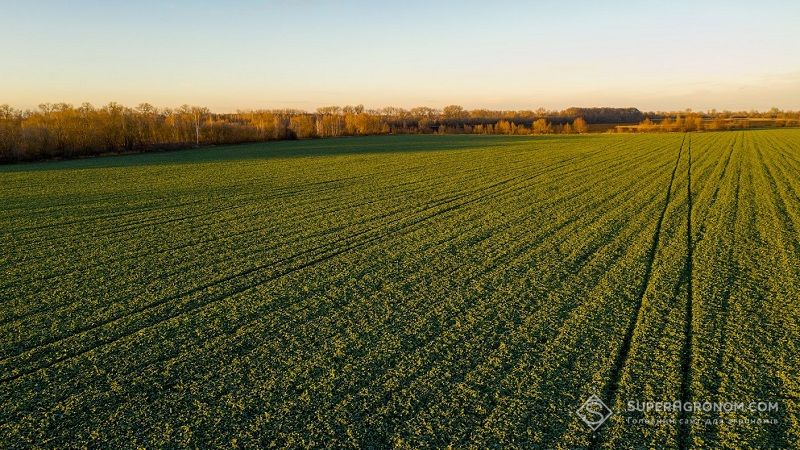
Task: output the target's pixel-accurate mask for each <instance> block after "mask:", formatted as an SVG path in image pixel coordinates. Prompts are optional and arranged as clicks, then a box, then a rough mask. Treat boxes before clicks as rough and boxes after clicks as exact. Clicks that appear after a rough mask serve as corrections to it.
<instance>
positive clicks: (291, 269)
mask: <svg viewBox="0 0 800 450" xmlns="http://www.w3.org/2000/svg"><path fill="white" fill-rule="evenodd" d="M581 156H584V155H581V154H579V155H575V156H572V157H568V158H566V159H563V160H561V161H559V162H557V163H555V164H553V165H551V166H548V167H547V168H546V169H545V170H543V171H541V172H537V173H536V174H534V175H532V176H531V177H529V178H527V179H524V180H522V181H517V183H516V184H512V185H519V184H520V183H524V182H525V181H527V180H530V179H533V178H537V177H538V176H541V175H543V174H545V173H547V172H548V171H549V170H551V169H554V167H553V166H558V167H563V166H565V165H567V164H568V163H569V162H571V161H572V160H574V159H576V158H579V157H581ZM558 167H555V168H558ZM523 177H524V176H523V175H517V176H515V177H511V178H508V179H506V180H503V181H500V182H497V183H493V184H492V185H489V186H485V187H481V188H477V189H473V190H471V191H469V192H467V193H464V194H461V195H459V196H457V197H456V198H454V199H451V200H448V201H445V202H443V203H440V204H437V205H434V206H430V207H425V208H423V210H421V211H419V212H418V213H423V214H424V211H429V210H431V209H434V208H437V207H439V206H443V205H445V204H447V203H452V202H454V201H457V200H460V199H462V198H464V197H467V196H469V195H472V194H475V193H480V195H479V196H478V197H476V198H472V199H469V200H467V201H465V202H461V203H457V204H455V205H451V206H448V207H446V208H444V209H442V210H439V211H436V212H434V213H432V214H427V215H424V216H423V217H422V218H415V219H414V220H412V221H411V222H410V223H407V224H402V225H400V226H399V227H397V228H396V229H394V230H391V231H389V232H391V233H396V232H398V231H402V230H404V229H407V228H409V227H412V226H414V225H417V224H420V223H422V222H424V221H427V220H430V219H431V218H433V217H436V216H438V215H440V214H444V213H446V212H449V211H452V210H454V209H457V208H461V207H463V206H466V205H468V204H471V203H474V202H477V201H480V200H482V199H484V198H486V197H488V196H489V192H486V191H487V190H490V189H494V188H497V187H499V186H503V185H507V184H509V183H512V182H513V181H516V180H519V179H520V178H523ZM504 189H508V187H505V188H504ZM517 189H520V188H519V187H518V188H517ZM495 195H497V193H495ZM403 219H407V217H400V218H396V219H393V220H392V221H390V222H389V223H387V224H385V225H387V226H388V225H392V224H394V223H397V222H400V221H402V220H403ZM371 231H373V232H374V231H375V230H371V229H367V230H363V231H361V232H359V233H356V234H354V235H352V236H349V237H348V239H350V240H353V238H356V237H358V236H360V235H363V234H366V233H369V232H371ZM384 237H385V234H384V233H377V235H376V236H373V237H370V238H367V239H366V240H363V241H360V242H356V243H350V244H348V245H347V246H345V247H344V248H342V249H337V250H334V251H333V252H327V253H326V252H325V250H323V252H321V253H322V255H321V256H320V255H313V257H312V259H311V261H306V262H303V263H300V264H297V265H293V266H292V267H289V268H284V269H282V270H278V271H277V273H275V274H272V275H270V276H268V277H267V278H266V279H264V280H258V281H256V282H255V283H245V285H244V286H243V287H237V288H235V289H234V290H233V291H232V292H228V291H225V292H224V293H223V294H222V295H221V296H220V295H215V296H212V297H213V298H212V299H211V300H209V301H192V302H190V303H192V304H193V306H191V307H189V308H188V309H186V310H184V311H181V312H180V313H178V314H175V315H170V314H167V317H159V318H158V320H156V321H155V322H152V321H147V322H148V323H147V324H146V325H144V326H143V327H138V328H137V327H133V328H134V329H133V330H132V331H130V330H128V331H126V332H125V333H123V334H122V335H119V336H114V337H108V338H100V339H98V341H99V342H96V343H95V345H93V346H91V347H89V348H84V349H82V350H79V351H78V352H72V353H70V354H67V355H62V356H58V357H57V358H55V359H54V360H52V361H49V362H48V363H46V364H44V365H39V366H38V367H35V368H29V369H26V370H23V371H19V372H17V373H15V374H13V375H10V376H6V377H3V378H2V379H0V382H2V383H4V382H8V381H13V380H15V379H18V378H20V377H22V376H24V375H27V374H29V373H32V372H35V371H37V370H41V369H45V368H48V367H51V366H53V365H55V364H57V363H59V362H63V361H65V360H68V359H72V358H74V357H77V356H80V355H83V354H85V353H88V352H90V351H92V350H93V349H95V348H97V347H100V346H105V345H108V344H111V343H113V342H116V341H117V340H119V339H122V338H124V337H126V336H129V335H131V334H134V333H137V332H140V331H142V330H143V329H147V328H152V327H154V326H156V325H158V323H160V322H163V321H165V320H170V319H172V318H174V317H177V316H178V315H183V314H187V313H191V312H192V311H194V310H197V309H198V308H201V307H205V306H207V305H209V304H211V303H214V302H217V301H219V300H221V299H224V298H227V297H229V296H230V295H235V294H237V293H240V292H243V291H245V290H247V289H250V288H252V287H255V286H257V285H259V284H263V283H266V282H269V281H273V280H275V279H278V278H281V277H283V276H286V275H289V274H291V273H294V272H297V271H299V270H302V269H305V268H307V267H310V266H312V265H314V264H318V263H321V262H324V261H326V260H329V259H331V258H334V257H336V256H339V255H341V254H343V253H346V252H349V251H351V250H354V249H357V248H360V247H364V246H366V245H368V244H371V243H373V242H375V241H378V240H380V239H383V238H384ZM323 247H324V246H323ZM311 252H312V251H304V252H301V254H297V255H293V256H291V257H287V258H284V259H282V260H280V261H277V262H272V263H269V264H264V265H259V266H256V267H253V268H249V269H247V270H244V271H241V272H238V273H236V274H233V275H229V276H227V277H224V278H223V279H220V280H216V281H215V282H213V283H205V284H204V285H201V286H198V287H195V288H192V289H191V290H189V291H186V292H183V293H181V294H177V295H172V296H169V297H167V298H164V299H161V300H158V301H157V302H153V303H150V304H147V305H144V306H142V307H140V308H137V309H136V310H134V311H129V312H126V313H125V314H121V315H118V316H114V317H111V318H108V319H106V320H104V321H101V322H98V323H95V324H92V325H91V326H86V327H83V328H82V329H78V330H77V331H75V332H73V334H71V335H69V336H66V337H63V338H60V339H54V340H49V341H45V342H44V343H41V344H39V345H37V346H36V347H33V348H29V349H27V350H24V351H23V352H18V353H16V354H14V355H10V356H8V357H6V358H3V359H2V360H0V364H2V365H6V364H7V363H8V361H9V360H12V359H16V358H18V357H19V356H21V355H23V354H27V353H30V352H35V351H36V350H37V349H39V348H41V347H45V346H51V345H54V344H57V343H58V342H60V341H63V340H65V339H70V338H77V336H78V335H83V334H86V333H88V332H91V331H93V330H97V329H99V328H101V327H105V326H107V325H110V324H112V323H114V322H117V321H119V320H122V319H125V318H128V317H129V316H131V315H137V314H143V313H145V312H146V311H148V310H151V309H153V308H157V307H159V306H162V305H164V304H165V303H168V302H169V301H172V300H176V299H178V298H181V297H185V296H188V295H192V294H196V293H198V292H201V291H205V290H207V289H209V288H212V287H214V286H216V285H218V284H220V283H224V282H227V281H231V280H234V279H237V278H241V277H243V276H247V275H250V274H252V273H254V272H257V271H260V270H265V269H269V268H272V267H275V266H277V265H279V264H283V263H286V262H288V261H291V260H293V259H296V258H297V257H300V256H303V255H305V254H307V253H311ZM194 303H197V304H196V305H194ZM151 322H152V323H151Z"/></svg>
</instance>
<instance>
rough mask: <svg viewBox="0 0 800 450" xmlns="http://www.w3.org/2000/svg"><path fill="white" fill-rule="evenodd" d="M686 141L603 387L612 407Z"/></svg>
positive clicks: (595, 437) (595, 441)
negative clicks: (636, 299) (631, 309)
mask: <svg viewBox="0 0 800 450" xmlns="http://www.w3.org/2000/svg"><path fill="white" fill-rule="evenodd" d="M685 142H686V134H685V133H684V135H683V140H681V145H680V148H679V149H678V157H677V158H676V160H675V167H674V168H673V169H672V175H671V176H670V180H669V186H668V187H667V193H666V196H665V199H664V207H663V208H662V209H661V213H660V215H659V217H658V221H657V222H656V229H655V232H654V233H653V238H652V243H651V244H650V250H649V251H648V253H647V254H648V256H647V260H648V262H647V268H646V269H645V275H644V278H643V280H642V286H641V287H640V288H639V295H638V296H637V298H638V301H637V302H636V306H635V308H634V311H633V314H632V316H631V320H630V322H629V324H628V329H627V330H626V332H625V336H624V338H623V340H622V345H621V346H620V349H619V352H618V353H617V355H616V357H615V358H614V365H613V366H612V367H611V373H610V375H609V382H608V383H607V384H606V386H605V388H604V389H603V393H602V399H603V401H606V402H608V403H609V404H610V405H611V406H612V407H613V406H614V405H616V401H617V391H618V390H619V383H620V381H622V372H623V369H624V368H625V365H626V364H627V360H628V354H629V353H630V350H631V344H632V342H633V336H634V334H635V333H636V328H637V327H638V325H639V322H640V320H641V318H640V315H641V312H642V303H643V302H644V297H645V294H646V293H647V287H648V286H649V285H650V278H651V277H652V274H653V266H654V265H655V259H656V250H658V243H659V241H660V240H661V227H662V225H663V223H664V217H665V216H666V214H667V208H668V207H669V202H670V200H671V199H672V186H673V185H674V183H675V175H676V173H677V172H678V167H679V166H680V163H681V155H683V146H684V144H685ZM602 442H603V441H602V433H597V432H595V433H593V434H592V437H591V439H590V442H589V447H590V448H592V449H597V448H600V446H601V445H602Z"/></svg>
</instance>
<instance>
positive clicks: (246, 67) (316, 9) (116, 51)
mask: <svg viewBox="0 0 800 450" xmlns="http://www.w3.org/2000/svg"><path fill="white" fill-rule="evenodd" d="M0 29H2V30H3V39H1V40H0V54H2V55H3V56H2V58H1V59H0V104H2V103H8V104H12V105H15V106H17V107H22V108H32V107H35V106H36V105H37V104H39V103H42V102H59V101H66V102H70V103H75V104H79V103H81V102H83V101H89V102H92V103H95V104H103V103H107V102H109V101H118V102H121V103H124V104H127V105H136V104H138V103H141V102H150V103H153V104H155V105H157V106H177V105H180V104H183V103H189V104H200V105H206V106H209V107H211V108H212V109H213V110H216V111H234V110H236V109H247V108H277V107H292V108H301V109H309V110H311V109H314V108H316V107H317V106H324V105H329V104H356V103H362V104H364V105H365V106H367V107H379V106H388V105H394V106H402V107H413V106H419V105H428V106H434V107H441V106H444V105H447V104H452V103H456V104H461V105H463V106H465V107H468V108H474V107H488V108H498V109H522V108H525V109H528V108H530V109H535V108H537V107H539V106H542V107H546V108H559V109H560V108H564V107H568V106H573V105H575V106H600V105H608V106H637V107H639V108H641V109H643V110H658V109H684V108H693V109H695V110H705V109H709V108H718V109H751V108H756V109H768V108H770V107H772V106H777V107H780V108H784V109H800V2H797V1H764V2H753V1H752V0H750V1H746V2H737V1H726V2H723V1H685V2H684V1H670V2H657V1H647V2H644V1H636V2H591V1H580V0H572V1H570V2H552V1H548V2H486V1H483V2H477V1H469V0H463V1H457V2H455V1H453V2H450V1H440V2H424V1H420V2H417V1H404V2H391V3H390V2H378V1H374V2H365V1H364V2H362V1H344V0H342V1H313V0H306V1H301V0H298V1H289V0H280V1H263V0H262V1H228V2H220V1H213V2H211V1H209V2H206V1H164V2H151V1H137V2H131V1H113V0H112V1H81V0H72V1H35V0H31V1H24V2H23V1H16V0H15V1H10V0H0Z"/></svg>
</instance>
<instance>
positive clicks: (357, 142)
mask: <svg viewBox="0 0 800 450" xmlns="http://www.w3.org/2000/svg"><path fill="white" fill-rule="evenodd" d="M588 137H589V136H566V137H565V136H482V135H445V136H438V135H396V136H364V137H340V138H326V139H309V140H299V141H272V142H258V143H252V144H237V145H224V146H209V147H203V148H195V149H183V150H170V151H163V152H150V153H137V154H128V155H107V156H98V157H92V158H84V159H75V160H65V161H44V162H34V163H19V164H11V165H5V166H3V165H0V172H26V171H38V170H59V169H84V168H85V169H88V168H103V167H123V166H143V165H163V164H193V163H209V162H215V161H220V162H222V161H227V162H230V161H236V160H258V159H268V158H296V157H317V156H319V157H322V156H337V155H358V154H373V153H415V152H432V151H446V150H467V149H479V148H481V147H491V146H494V145H507V144H514V143H524V142H534V141H535V142H545V141H554V140H559V139H564V138H567V139H586V138H588Z"/></svg>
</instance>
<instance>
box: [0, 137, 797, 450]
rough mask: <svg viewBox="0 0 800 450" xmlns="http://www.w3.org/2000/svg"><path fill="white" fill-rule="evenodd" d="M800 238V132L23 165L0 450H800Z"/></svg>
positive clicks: (14, 204) (0, 171) (0, 388)
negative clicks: (600, 409)
mask: <svg viewBox="0 0 800 450" xmlns="http://www.w3.org/2000/svg"><path fill="white" fill-rule="evenodd" d="M798 236H800V130H751V131H737V132H719V133H686V134H683V133H673V134H647V135H580V136H563V137H559V136H542V137H513V136H506V137H497V136H457V135H451V136H389V137H365V138H340V139H325V140H312V141H298V142H274V143H267V144H252V145H243V146H231V147H217V148H205V149H197V150H186V151H178V152H170V153H158V154H146V155H129V156H117V157H103V158H96V159H86V160H74V161H62V162H47V163H37V164H23V165H11V166H3V167H0V304H2V307H1V308H0V447H2V448H23V447H31V446H33V447H43V448H65V447H84V446H89V447H101V448H136V447H146V448H161V447H185V446H190V447H228V448H230V447H233V448H236V447H266V448H270V447H275V448H285V447H328V448H385V447H393V448H425V447H447V446H448V445H450V446H452V447H454V448H464V447H473V448H489V447H491V448H542V447H543V448H565V449H566V448H609V449H611V448H671V447H684V448H687V447H707V448H744V447H750V448H800V357H798V355H800V241H799V240H798ZM592 394H596V395H597V396H598V397H599V398H600V399H602V401H603V402H605V404H607V405H609V406H610V407H611V409H612V410H613V411H614V414H613V415H612V416H611V417H610V418H609V419H608V421H606V422H605V423H604V424H602V425H601V426H600V427H599V428H598V429H597V430H596V431H595V432H593V431H592V429H591V428H589V427H588V426H587V424H586V423H584V422H583V421H582V420H581V419H580V417H579V416H578V415H577V414H576V410H577V409H578V408H579V407H580V406H581V404H582V403H583V402H584V401H585V400H586V399H587V398H588V397H589V396H590V395H592ZM636 400H640V401H672V400H679V401H681V402H718V401H731V402H749V401H751V400H753V401H762V400H763V401H768V402H777V403H778V409H777V411H770V412H756V413H753V412H750V411H740V410H735V411H713V410H712V411H706V410H698V411H680V412H678V411H650V412H641V411H624V409H625V408H626V405H627V404H628V402H629V401H636ZM642 418H645V419H648V420H651V419H664V420H663V421H662V422H661V423H659V424H658V425H648V424H641V423H631V420H636V419H642ZM757 418H758V419H766V420H764V422H762V423H745V422H746V419H757Z"/></svg>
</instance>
